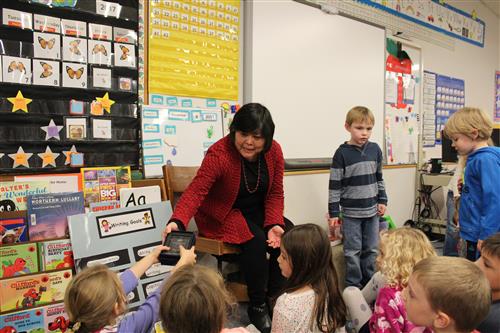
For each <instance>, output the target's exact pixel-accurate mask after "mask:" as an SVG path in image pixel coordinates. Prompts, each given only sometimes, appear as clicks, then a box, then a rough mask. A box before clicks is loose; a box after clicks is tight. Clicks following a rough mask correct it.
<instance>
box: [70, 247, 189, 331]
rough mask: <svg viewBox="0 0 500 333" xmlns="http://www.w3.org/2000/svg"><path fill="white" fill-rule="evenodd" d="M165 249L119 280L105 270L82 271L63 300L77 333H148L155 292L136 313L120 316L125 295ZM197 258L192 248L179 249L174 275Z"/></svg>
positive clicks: (156, 300)
mask: <svg viewBox="0 0 500 333" xmlns="http://www.w3.org/2000/svg"><path fill="white" fill-rule="evenodd" d="M162 250H168V247H166V246H158V247H156V248H155V249H154V250H153V251H151V252H150V253H149V254H148V255H147V256H145V257H144V258H143V259H141V261H139V262H138V263H136V264H135V265H134V266H132V267H131V268H130V269H127V270H126V271H124V272H123V273H122V274H121V275H120V276H118V275H117V274H116V272H113V271H111V270H110V269H109V268H108V267H107V266H104V265H95V266H91V267H87V268H85V269H84V270H83V271H81V272H80V273H78V274H77V275H76V277H75V278H74V279H73V280H72V281H71V283H70V284H69V286H68V288H67V289H66V294H65V296H64V307H65V309H66V312H67V313H68V316H69V320H70V322H71V324H72V331H73V332H78V333H105V332H106V333H107V332H134V333H141V332H144V333H145V332H150V331H151V329H152V327H153V324H154V323H155V322H156V321H157V320H158V319H157V318H158V305H159V300H160V291H159V289H160V288H158V289H157V290H156V291H154V292H153V293H152V294H151V295H149V297H148V298H147V299H146V301H145V302H144V304H142V305H141V306H140V307H139V308H138V309H137V310H136V311H134V312H131V313H129V314H127V315H126V316H123V314H124V313H125V311H126V309H127V294H128V293H130V292H131V291H133V290H134V289H135V288H136V287H137V283H138V279H139V278H140V277H141V276H142V275H143V274H144V273H145V272H146V270H147V269H148V268H149V267H151V265H153V264H155V263H157V262H158V255H159V254H160V252H161V251H162ZM195 258H196V255H195V254H194V247H192V248H191V249H190V250H185V249H184V248H183V247H182V246H181V259H180V260H179V262H178V263H177V265H176V266H175V267H174V269H173V271H175V270H177V269H178V268H179V267H181V266H184V265H192V264H194V262H195Z"/></svg>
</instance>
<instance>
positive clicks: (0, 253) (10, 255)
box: [0, 243, 38, 278]
mask: <svg viewBox="0 0 500 333" xmlns="http://www.w3.org/2000/svg"><path fill="white" fill-rule="evenodd" d="M36 272H38V251H37V247H36V243H22V244H16V245H9V246H2V247H0V277H1V278H6V277H12V276H19V275H24V274H30V273H36Z"/></svg>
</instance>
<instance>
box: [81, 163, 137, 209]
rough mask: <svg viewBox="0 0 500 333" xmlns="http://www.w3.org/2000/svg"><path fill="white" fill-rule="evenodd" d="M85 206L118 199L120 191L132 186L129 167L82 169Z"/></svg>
mask: <svg viewBox="0 0 500 333" xmlns="http://www.w3.org/2000/svg"><path fill="white" fill-rule="evenodd" d="M81 173H82V182H83V195H84V197H85V206H89V205H90V203H94V202H102V201H114V200H119V199H120V189H121V188H129V187H131V186H132V184H131V182H130V179H131V178H130V166H125V167H102V168H82V169H81Z"/></svg>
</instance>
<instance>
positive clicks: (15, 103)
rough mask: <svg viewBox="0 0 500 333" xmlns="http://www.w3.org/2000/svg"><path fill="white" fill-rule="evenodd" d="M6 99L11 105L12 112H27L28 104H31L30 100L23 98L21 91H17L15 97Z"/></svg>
mask: <svg viewBox="0 0 500 333" xmlns="http://www.w3.org/2000/svg"><path fill="white" fill-rule="evenodd" d="M7 99H8V100H9V102H11V103H12V112H16V111H18V110H21V111H24V112H26V113H27V112H28V104H30V103H31V99H29V98H25V97H24V96H23V93H22V92H21V90H18V91H17V95H16V97H8V98H7Z"/></svg>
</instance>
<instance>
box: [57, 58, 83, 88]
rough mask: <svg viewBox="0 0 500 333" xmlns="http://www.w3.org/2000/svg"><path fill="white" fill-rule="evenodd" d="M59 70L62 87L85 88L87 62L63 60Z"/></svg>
mask: <svg viewBox="0 0 500 333" xmlns="http://www.w3.org/2000/svg"><path fill="white" fill-rule="evenodd" d="M61 72H62V83H63V87H68V88H87V64H77V63H71V62H63V65H62V71H61Z"/></svg>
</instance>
